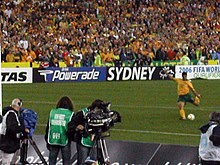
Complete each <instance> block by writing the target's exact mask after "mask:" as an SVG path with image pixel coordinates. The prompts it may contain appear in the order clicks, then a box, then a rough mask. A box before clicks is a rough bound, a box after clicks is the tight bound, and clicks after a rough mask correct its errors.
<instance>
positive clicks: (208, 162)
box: [199, 112, 220, 165]
mask: <svg viewBox="0 0 220 165" xmlns="http://www.w3.org/2000/svg"><path fill="white" fill-rule="evenodd" d="M219 124H220V113H219V112H212V113H211V114H210V120H209V122H208V123H207V124H205V125H203V126H202V127H200V131H201V139H200V144H199V157H200V159H201V165H219V164H220V125H219Z"/></svg>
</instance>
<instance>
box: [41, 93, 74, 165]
mask: <svg viewBox="0 0 220 165" xmlns="http://www.w3.org/2000/svg"><path fill="white" fill-rule="evenodd" d="M73 115H74V105H73V102H72V100H71V99H70V98H69V97H67V96H63V97H62V98H61V99H60V100H59V101H58V102H57V106H56V108H54V109H52V110H51V111H50V116H49V120H48V124H47V128H46V135H45V140H46V143H47V149H48V150H49V165H56V162H57V156H58V154H59V151H61V154H62V159H63V165H70V156H71V143H70V140H69V139H68V136H67V124H68V123H69V122H70V121H71V118H72V116H73Z"/></svg>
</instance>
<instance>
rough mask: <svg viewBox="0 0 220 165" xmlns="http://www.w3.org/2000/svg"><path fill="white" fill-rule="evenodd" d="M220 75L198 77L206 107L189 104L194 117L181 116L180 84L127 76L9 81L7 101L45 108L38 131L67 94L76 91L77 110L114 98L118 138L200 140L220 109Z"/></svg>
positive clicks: (174, 141)
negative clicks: (96, 79)
mask: <svg viewBox="0 0 220 165" xmlns="http://www.w3.org/2000/svg"><path fill="white" fill-rule="evenodd" d="M219 83H220V80H193V84H194V86H195V88H196V89H197V90H198V92H200V93H201V95H202V102H201V106H200V107H195V106H193V105H191V104H187V106H186V108H185V109H186V111H187V113H193V114H195V116H196V119H195V120H194V121H180V120H179V112H178V109H177V103H176V100H177V92H176V88H177V86H176V84H175V82H173V81H169V80H168V81H126V82H98V83H96V82H92V83H85V82H83V83H36V84H13V85H9V84H3V85H2V88H3V92H2V93H3V94H2V95H3V96H2V98H3V106H7V105H10V103H11V100H12V99H13V98H15V97H19V98H22V99H23V101H24V102H23V105H24V107H26V108H30V109H34V110H35V111H37V112H38V114H39V124H38V127H37V130H36V134H44V133H45V125H46V123H47V119H48V114H49V111H50V109H51V108H54V107H55V106H56V102H57V101H58V99H59V98H60V97H61V96H64V95H66V96H70V97H71V98H72V99H73V101H74V104H75V109H76V111H78V110H80V109H81V108H83V107H87V106H88V105H90V104H91V102H92V101H93V100H95V99H97V98H100V99H103V100H104V101H110V102H112V109H113V110H117V111H118V112H120V113H121V115H122V123H118V124H116V125H115V126H114V127H113V128H112V129H111V136H110V137H109V138H110V139H112V140H129V141H141V142H153V143H154V142H155V143H166V144H183V145H193V146H197V145H198V144H199V139H200V131H199V130H198V128H199V127H200V126H201V125H203V124H205V123H206V122H207V121H208V116H209V113H210V112H213V111H220V101H219V98H220V85H219Z"/></svg>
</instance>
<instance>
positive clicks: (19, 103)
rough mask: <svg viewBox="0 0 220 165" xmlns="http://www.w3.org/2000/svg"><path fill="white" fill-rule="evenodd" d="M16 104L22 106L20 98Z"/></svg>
mask: <svg viewBox="0 0 220 165" xmlns="http://www.w3.org/2000/svg"><path fill="white" fill-rule="evenodd" d="M18 106H19V107H21V106H22V99H19V102H18Z"/></svg>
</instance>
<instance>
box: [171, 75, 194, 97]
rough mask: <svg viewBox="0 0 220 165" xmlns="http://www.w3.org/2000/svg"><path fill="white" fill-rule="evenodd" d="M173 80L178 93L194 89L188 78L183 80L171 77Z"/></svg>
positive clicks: (185, 92)
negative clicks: (176, 85)
mask: <svg viewBox="0 0 220 165" xmlns="http://www.w3.org/2000/svg"><path fill="white" fill-rule="evenodd" d="M173 80H174V81H175V82H176V83H177V84H178V95H186V94H188V93H189V92H190V89H191V90H194V87H193V85H192V83H191V82H190V81H189V80H185V81H184V80H183V79H181V78H173Z"/></svg>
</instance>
